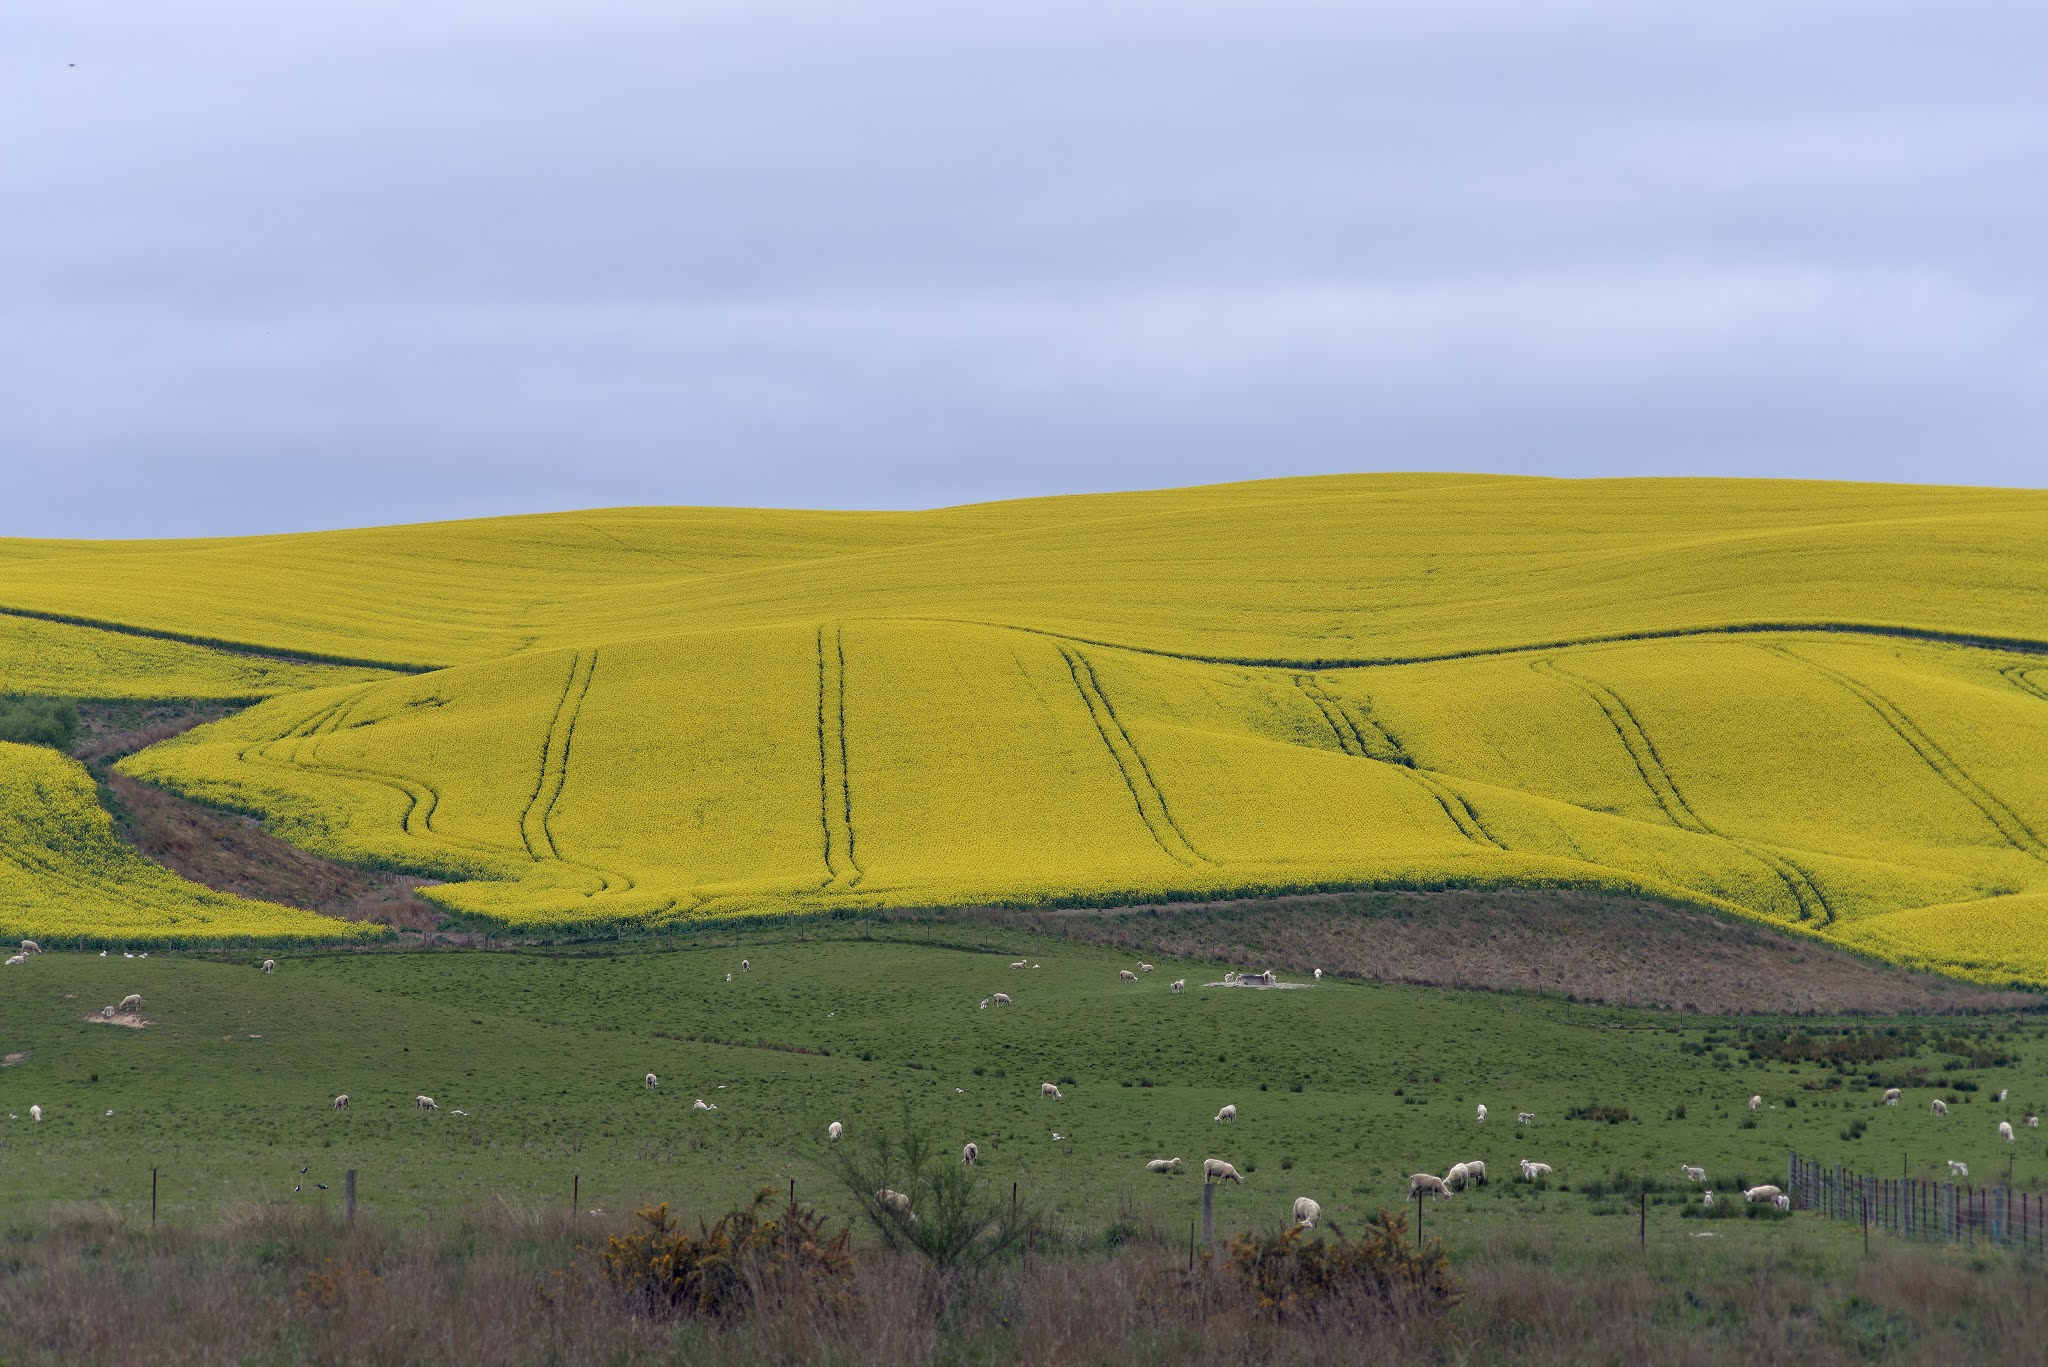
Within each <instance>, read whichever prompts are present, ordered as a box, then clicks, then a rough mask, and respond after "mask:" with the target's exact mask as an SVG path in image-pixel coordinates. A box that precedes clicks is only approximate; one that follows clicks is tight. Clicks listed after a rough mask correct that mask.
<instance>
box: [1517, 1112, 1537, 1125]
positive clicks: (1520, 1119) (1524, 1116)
mask: <svg viewBox="0 0 2048 1367" xmlns="http://www.w3.org/2000/svg"><path fill="white" fill-rule="evenodd" d="M1535 1121H1536V1112H1534V1111H1516V1112H1515V1123H1516V1124H1517V1125H1531V1124H1534V1123H1535Z"/></svg>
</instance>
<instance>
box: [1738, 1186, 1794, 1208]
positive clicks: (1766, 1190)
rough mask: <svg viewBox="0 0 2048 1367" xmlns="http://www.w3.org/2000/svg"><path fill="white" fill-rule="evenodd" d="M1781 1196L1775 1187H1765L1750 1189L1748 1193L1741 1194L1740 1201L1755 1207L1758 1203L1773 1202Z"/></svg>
mask: <svg viewBox="0 0 2048 1367" xmlns="http://www.w3.org/2000/svg"><path fill="white" fill-rule="evenodd" d="M1783 1194H1784V1193H1782V1192H1780V1191H1779V1190H1778V1189H1777V1188H1776V1187H1773V1186H1769V1185H1765V1186H1761V1187H1751V1188H1750V1189H1749V1190H1748V1191H1745V1192H1743V1193H1742V1199H1743V1200H1745V1201H1747V1202H1749V1203H1750V1204H1751V1205H1755V1204H1756V1203H1757V1202H1758V1201H1775V1200H1777V1199H1778V1197H1780V1196H1781V1195H1783Z"/></svg>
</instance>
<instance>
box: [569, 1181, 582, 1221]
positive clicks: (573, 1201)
mask: <svg viewBox="0 0 2048 1367" xmlns="http://www.w3.org/2000/svg"><path fill="white" fill-rule="evenodd" d="M582 1209H583V1174H582V1173H580V1172H579V1173H572V1174H571V1175H570V1177H569V1218H570V1219H572V1220H573V1219H575V1218H576V1212H577V1211H579V1210H582Z"/></svg>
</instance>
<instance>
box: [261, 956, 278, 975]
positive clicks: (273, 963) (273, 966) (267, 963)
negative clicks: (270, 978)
mask: <svg viewBox="0 0 2048 1367" xmlns="http://www.w3.org/2000/svg"><path fill="white" fill-rule="evenodd" d="M263 971H264V972H265V973H275V972H277V960H275V959H265V960H264V961H263Z"/></svg>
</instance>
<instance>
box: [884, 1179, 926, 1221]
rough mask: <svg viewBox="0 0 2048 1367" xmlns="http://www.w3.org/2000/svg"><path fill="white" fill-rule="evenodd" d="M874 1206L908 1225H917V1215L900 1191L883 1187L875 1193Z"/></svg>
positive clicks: (908, 1200)
mask: <svg viewBox="0 0 2048 1367" xmlns="http://www.w3.org/2000/svg"><path fill="white" fill-rule="evenodd" d="M875 1204H876V1205H878V1206H880V1207H881V1208H882V1209H883V1210H886V1211H888V1212H889V1213H890V1214H891V1215H898V1216H901V1217H902V1218H903V1219H904V1221H905V1222H907V1223H909V1224H913V1225H914V1224H916V1223H917V1213H916V1212H915V1211H913V1210H911V1208H910V1198H909V1197H908V1196H905V1195H904V1194H903V1193H902V1192H900V1191H891V1190H889V1189H888V1188H887V1187H883V1188H882V1189H881V1190H880V1191H878V1192H876V1193H875Z"/></svg>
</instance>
